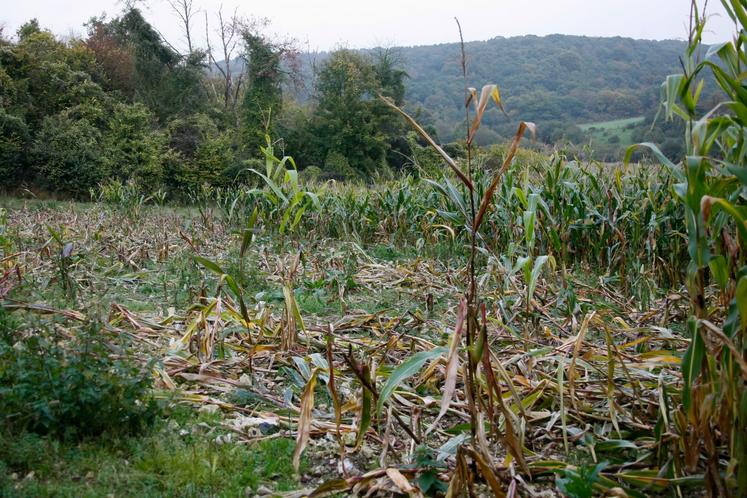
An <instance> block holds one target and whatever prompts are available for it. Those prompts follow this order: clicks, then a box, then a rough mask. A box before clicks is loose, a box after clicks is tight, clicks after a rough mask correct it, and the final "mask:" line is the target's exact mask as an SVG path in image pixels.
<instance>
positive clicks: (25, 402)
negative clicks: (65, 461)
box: [0, 318, 159, 439]
mask: <svg viewBox="0 0 747 498" xmlns="http://www.w3.org/2000/svg"><path fill="white" fill-rule="evenodd" d="M2 322H3V333H2V334H0V421H1V423H2V425H4V426H6V427H8V428H12V429H13V430H20V431H30V432H34V433H38V434H43V435H51V436H55V437H60V438H63V439H81V438H86V437H95V436H99V435H102V434H104V433H107V434H110V435H124V434H129V433H133V432H136V431H138V430H141V429H144V428H145V427H147V426H150V425H151V424H152V422H153V421H154V420H155V419H156V417H157V415H158V412H159V407H158V405H157V403H156V402H155V400H154V399H153V397H152V395H151V390H150V389H151V386H152V378H151V376H150V374H149V373H148V371H147V369H145V368H143V367H142V366H141V365H140V364H138V363H137V362H136V361H135V359H134V358H132V357H131V356H128V355H126V354H124V353H121V352H120V351H119V350H118V348H117V347H116V345H115V343H112V342H109V338H105V337H104V335H103V334H102V333H101V331H100V330H99V327H97V326H96V325H87V326H86V327H85V328H83V329H81V330H80V331H76V332H73V333H69V332H67V331H66V332H65V333H64V334H63V333H62V332H58V331H51V330H48V329H42V330H33V331H29V330H23V331H21V330H12V329H10V324H11V323H12V322H10V320H8V319H7V318H3V320H2Z"/></svg>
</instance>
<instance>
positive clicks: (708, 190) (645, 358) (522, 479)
mask: <svg viewBox="0 0 747 498" xmlns="http://www.w3.org/2000/svg"><path fill="white" fill-rule="evenodd" d="M724 4H725V5H726V6H727V8H728V10H729V12H730V13H731V14H732V15H733V18H734V21H735V23H736V24H737V26H738V27H739V28H740V31H739V33H738V34H736V35H735V38H734V40H733V41H732V42H730V43H726V44H723V45H719V46H715V47H710V48H709V52H708V53H707V54H705V53H701V51H700V50H699V48H698V47H700V43H699V42H700V40H699V37H700V36H701V33H702V31H703V29H704V26H705V19H704V17H703V16H701V15H700V13H699V12H698V10H697V8H696V6H695V4H693V9H694V12H693V26H692V35H691V40H690V47H691V48H690V50H689V52H688V53H687V54H686V57H685V58H683V61H684V62H683V68H684V74H681V75H676V76H672V77H670V78H669V79H667V81H666V82H665V83H664V85H663V87H662V92H663V104H662V113H663V114H664V115H665V116H662V118H663V119H667V118H668V119H684V120H685V121H686V123H687V136H685V137H683V140H685V141H686V142H687V145H688V155H687V157H685V158H683V160H682V162H681V163H675V162H672V161H670V160H669V159H667V158H666V157H664V155H663V154H661V153H660V152H658V149H657V148H656V146H655V145H653V144H641V145H640V146H638V148H640V149H646V148H647V149H649V150H650V151H652V154H651V157H653V158H654V160H653V161H644V162H641V163H633V162H631V161H629V159H630V156H631V154H632V153H633V152H634V150H633V149H631V150H630V151H629V154H628V156H629V157H628V158H627V159H628V160H626V161H625V163H620V164H616V165H610V164H601V163H593V162H582V161H578V160H574V159H573V158H568V157H565V156H564V155H563V154H562V153H557V154H554V155H552V156H550V157H544V156H540V155H539V154H534V155H531V156H527V155H522V156H517V155H516V153H517V151H518V150H519V148H520V147H521V143H522V140H524V142H526V141H528V140H529V139H531V134H532V133H533V132H534V126H533V125H532V124H531V123H520V124H519V125H518V131H517V133H516V136H515V137H514V139H513V141H512V143H511V144H510V146H509V147H507V148H505V149H504V150H503V151H502V154H501V156H500V157H499V160H497V161H495V160H492V161H489V160H488V156H487V154H486V153H485V151H482V150H480V149H479V148H477V147H476V146H475V147H473V146H472V139H473V138H474V136H475V133H476V131H477V130H478V129H479V127H480V124H481V119H482V116H483V114H484V113H485V112H486V109H487V108H488V107H489V106H490V105H495V106H498V107H500V108H502V106H503V102H502V99H501V95H500V91H499V89H498V87H497V86H496V85H492V84H488V85H485V86H484V87H482V88H481V89H480V90H476V89H474V88H471V87H469V86H467V84H465V100H466V106H465V110H466V115H465V117H466V122H467V123H469V124H470V126H469V127H468V130H467V131H466V135H465V144H466V154H465V156H464V157H459V158H454V157H451V156H450V155H449V154H447V153H446V152H445V151H444V150H443V149H441V148H440V147H439V146H438V145H436V143H435V141H433V140H432V139H430V137H428V136H427V133H426V132H425V131H424V130H423V129H422V128H420V126H419V125H418V124H417V122H416V121H415V120H414V119H413V118H412V117H410V116H409V115H408V114H407V113H406V112H405V111H403V110H401V109H399V108H396V106H394V104H392V103H391V102H389V101H386V100H385V101H386V102H387V103H388V104H389V105H391V106H392V107H394V108H395V109H396V110H397V111H398V112H399V113H400V114H401V115H402V118H403V119H405V120H407V121H408V122H410V124H411V125H412V126H413V129H414V130H415V131H416V132H418V133H419V134H420V135H421V137H422V139H423V140H424V142H425V143H426V144H430V145H432V146H433V150H434V151H435V152H436V155H437V157H438V158H439V161H441V163H442V164H443V166H444V167H443V172H442V174H440V175H436V176H433V177H428V176H425V175H418V176H408V175H405V176H403V177H402V178H400V179H398V180H390V181H385V182H379V183H376V184H372V185H356V184H345V183H336V182H334V181H330V182H326V183H316V182H306V181H304V177H303V174H299V172H298V171H296V168H295V165H294V164H293V161H292V159H291V158H289V157H280V154H278V153H277V151H276V148H275V147H274V146H273V143H272V141H271V140H270V139H269V138H268V141H267V146H266V147H265V148H264V149H263V153H264V156H265V168H264V170H262V169H256V170H255V169H253V170H252V172H253V174H254V175H255V177H256V179H257V183H256V185H255V186H254V187H241V188H231V189H211V188H208V187H205V188H203V189H202V190H200V191H196V192H193V193H192V194H191V203H190V205H189V206H186V207H175V206H164V199H165V194H164V193H163V192H157V193H155V194H153V195H151V196H144V195H141V194H140V193H139V192H136V191H135V189H130V190H128V186H121V185H120V186H119V187H117V188H113V187H111V186H109V187H107V188H102V189H100V190H99V191H97V192H92V202H91V203H90V204H73V203H54V202H43V201H23V200H13V201H12V202H11V201H9V202H8V206H7V207H6V208H5V209H2V210H0V251H1V252H0V256H1V257H0V265H2V266H1V267H0V270H2V274H1V275H2V277H0V300H2V305H3V307H4V308H5V309H6V310H8V311H11V312H13V314H15V315H18V316H22V317H24V320H26V319H28V320H29V323H35V322H34V320H48V321H50V322H52V323H54V324H55V326H56V327H58V328H61V329H64V330H65V334H69V335H74V334H76V330H78V329H80V328H81V327H83V326H85V324H86V323H88V322H90V321H92V320H97V319H100V320H102V321H103V323H104V332H105V333H107V334H113V335H117V336H126V337H128V338H130V339H131V341H132V342H131V347H132V348H133V350H134V351H135V352H136V354H137V356H138V358H140V359H141V360H142V361H143V362H144V363H145V362H148V361H151V360H155V363H152V366H151V368H152V373H153V375H154V377H155V378H156V380H157V382H156V388H155V392H156V395H157V396H158V397H160V398H162V399H168V400H171V401H172V402H175V403H180V404H185V405H188V406H193V407H203V408H204V407H211V408H209V409H210V410H217V411H219V412H220V413H221V414H222V419H221V423H220V425H221V427H222V428H223V429H224V430H225V431H226V434H227V435H225V436H221V437H223V440H222V443H223V444H244V445H246V444H249V445H250V444H254V443H256V442H257V441H261V440H264V439H267V438H279V437H288V438H293V439H294V440H295V452H294V454H293V465H294V470H295V472H296V473H297V474H298V479H299V481H298V487H299V491H294V492H292V493H285V494H284V495H283V496H309V497H320V496H330V495H337V496H348V495H360V496H402V495H406V496H447V497H456V496H498V497H504V496H505V497H517V496H561V495H562V496H572V497H584V496H596V495H604V496H619V497H622V496H630V497H646V496H678V497H684V496H698V495H703V494H707V495H710V496H745V493H747V467H745V464H744V458H745V456H746V454H747V397H746V396H745V381H746V380H747V337H746V336H745V332H746V331H747V266H745V265H746V264H747V263H746V261H745V257H746V253H745V249H744V248H745V244H746V243H747V222H746V221H745V220H746V219H747V207H746V206H747V174H746V173H745V171H747V170H746V169H745V153H746V152H747V149H746V148H745V138H746V137H747V134H745V121H744V120H745V119H747V96H746V95H747V94H746V93H745V89H744V87H743V84H742V79H743V75H744V68H745V66H746V65H747V48H745V43H747V38H745V36H747V35H745V33H744V31H741V29H742V28H744V27H747V5H746V3H745V2H744V1H743V0H730V1H725V2H724ZM464 72H465V82H466V81H467V80H468V78H469V75H468V72H467V69H466V67H465V70H464ZM706 72H710V74H712V75H713V78H714V80H715V84H717V85H718V86H719V87H720V88H721V89H722V90H723V93H724V95H725V97H724V104H723V105H720V106H719V108H718V109H716V110H714V111H711V110H706V111H705V112H704V111H703V110H702V109H701V108H700V107H699V105H698V104H699V102H698V97H699V95H700V88H701V87H700V85H701V83H700V82H701V81H702V80H703V78H704V76H705V74H706ZM525 135H526V136H525ZM527 157H532V158H533V160H531V161H527V160H525V159H526V158H527ZM493 159H495V158H493ZM30 328H33V326H30ZM267 427H270V428H272V429H273V430H272V432H270V433H269V434H268V433H267V431H266V430H265V429H266V428H267ZM304 458H305V459H307V460H308V461H311V462H313V463H311V464H309V465H307V466H306V467H303V468H305V470H304V471H303V472H302V471H301V469H302V465H301V462H302V459H304ZM289 472H290V469H289Z"/></svg>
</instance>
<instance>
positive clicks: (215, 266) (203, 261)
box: [194, 256, 226, 275]
mask: <svg viewBox="0 0 747 498" xmlns="http://www.w3.org/2000/svg"><path fill="white" fill-rule="evenodd" d="M194 259H195V262H197V263H198V264H200V265H202V266H204V267H205V268H207V269H208V270H210V271H212V272H214V273H216V274H218V275H225V274H226V272H224V271H223V268H221V267H220V266H218V263H215V262H213V261H210V260H209V259H207V258H203V257H200V256H194Z"/></svg>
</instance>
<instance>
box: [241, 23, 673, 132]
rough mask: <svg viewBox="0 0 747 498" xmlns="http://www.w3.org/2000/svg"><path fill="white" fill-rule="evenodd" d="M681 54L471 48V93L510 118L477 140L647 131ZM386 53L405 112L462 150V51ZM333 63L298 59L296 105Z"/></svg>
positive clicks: (549, 46) (609, 45)
mask: <svg viewBox="0 0 747 498" xmlns="http://www.w3.org/2000/svg"><path fill="white" fill-rule="evenodd" d="M685 47H686V43H685V42H684V41H676V40H665V41H651V40H633V39H630V38H620V37H614V38H596V37H585V36H568V35H550V36H544V37H538V36H518V37H512V38H503V37H497V38H493V39H491V40H488V41H476V42H467V43H465V51H466V53H467V59H468V67H467V70H468V81H467V83H468V85H469V86H475V87H479V86H481V85H482V84H484V83H485V82H495V83H496V84H498V85H499V87H500V88H501V93H502V96H503V98H504V100H505V102H504V104H505V106H506V111H507V114H508V115H507V116H504V115H502V114H501V113H500V112H498V111H491V112H489V113H488V114H487V115H486V118H485V120H484V124H483V127H482V129H481V130H480V133H479V136H478V140H479V141H480V143H481V144H483V145H485V144H492V143H498V142H501V141H504V140H506V139H507V137H510V136H512V134H513V133H514V131H515V126H516V122H517V121H518V120H525V121H533V122H535V123H537V125H538V127H539V132H540V136H541V138H542V139H543V141H545V142H546V143H556V142H558V141H563V140H564V139H565V140H571V141H576V142H579V143H580V142H582V141H583V138H584V137H583V133H582V130H581V129H580V128H578V125H580V124H584V123H594V122H605V121H610V120H617V119H622V118H633V117H648V120H647V123H646V124H647V125H648V126H649V127H650V125H651V121H652V119H653V117H654V114H655V111H656V109H657V107H658V104H659V101H660V86H661V84H662V82H663V81H664V78H666V76H667V75H669V74H673V73H676V72H677V71H678V70H679V69H680V68H679V57H680V56H681V55H682V53H683V51H684V50H685ZM380 51H381V49H373V50H365V51H363V52H365V53H369V54H376V53H378V52H380ZM388 52H389V54H390V56H391V57H394V58H395V59H396V60H397V61H398V63H399V64H400V65H401V67H402V69H403V70H404V71H405V73H406V74H407V77H406V78H405V80H404V82H405V102H406V106H407V107H408V108H409V109H410V110H411V111H417V110H419V112H420V113H421V116H422V118H421V119H423V120H426V121H428V122H429V124H431V125H433V126H434V127H435V129H436V130H437V132H438V136H439V138H440V139H441V140H442V141H445V142H451V141H455V140H460V139H461V138H462V135H463V134H464V119H465V118H464V106H463V103H464V81H463V78H462V73H461V65H460V64H461V62H460V55H461V51H460V47H459V44H458V43H444V44H439V45H427V46H417V47H397V48H391V49H388ZM328 56H329V53H327V52H321V53H312V54H309V53H305V54H301V57H300V59H301V61H302V62H303V64H302V67H301V71H302V74H303V75H304V80H305V81H306V82H307V83H306V85H305V86H304V87H303V88H302V89H300V90H298V89H295V90H294V89H293V88H291V89H290V90H291V92H292V93H293V94H294V95H295V96H296V97H297V98H298V99H299V100H301V101H305V100H306V99H308V98H309V97H310V94H307V93H306V90H308V89H311V90H313V83H311V84H309V83H308V82H309V81H311V82H313V79H314V66H315V65H319V64H321V63H323V62H324V60H326V58H327V57H328ZM237 62H238V63H239V64H240V61H237ZM641 125H642V126H641V127H640V128H641V129H643V128H645V127H646V126H644V125H643V123H641ZM679 137H681V135H679ZM679 141H681V140H679Z"/></svg>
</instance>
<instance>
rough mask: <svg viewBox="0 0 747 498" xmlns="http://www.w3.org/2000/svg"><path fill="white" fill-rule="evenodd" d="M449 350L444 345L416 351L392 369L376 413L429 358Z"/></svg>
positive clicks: (382, 390) (377, 404) (380, 395)
mask: <svg viewBox="0 0 747 498" xmlns="http://www.w3.org/2000/svg"><path fill="white" fill-rule="evenodd" d="M447 351H448V348H446V347H443V346H442V347H438V348H435V349H431V350H430V351H421V352H419V353H415V354H414V355H412V356H411V357H410V358H408V359H407V360H406V361H404V362H403V363H402V364H401V365H399V366H398V367H397V368H395V369H394V370H392V373H391V374H390V375H389V379H387V381H386V384H384V387H383V388H382V389H381V392H380V393H379V400H378V402H377V403H376V415H377V416H378V415H379V414H380V413H381V409H382V408H383V407H384V403H386V401H387V400H388V399H389V397H390V396H391V395H392V393H393V392H394V390H395V389H396V388H397V387H398V386H399V385H401V384H402V383H403V382H404V381H405V380H407V379H409V378H410V377H412V376H413V375H415V374H416V373H418V372H419V371H420V369H421V368H422V367H423V365H425V364H426V363H427V362H428V361H429V360H432V359H434V358H438V357H439V356H441V355H442V354H444V353H446V352H447Z"/></svg>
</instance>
